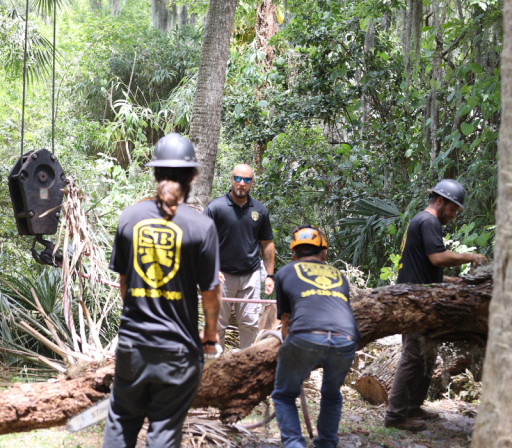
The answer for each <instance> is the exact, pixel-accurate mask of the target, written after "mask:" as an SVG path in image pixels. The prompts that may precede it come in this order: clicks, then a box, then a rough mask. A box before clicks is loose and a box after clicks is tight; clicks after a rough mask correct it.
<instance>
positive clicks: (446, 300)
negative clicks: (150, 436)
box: [0, 280, 492, 434]
mask: <svg viewBox="0 0 512 448" xmlns="http://www.w3.org/2000/svg"><path fill="white" fill-rule="evenodd" d="M491 295H492V282H491V281H490V280H487V281H483V282H481V283H478V284H471V283H467V282H466V283H450V284H437V285H431V286H423V285H393V286H387V287H382V288H378V289H374V290H372V291H371V292H370V293H369V294H366V295H364V296H363V297H362V298H361V299H360V300H358V301H357V302H355V303H353V310H354V315H355V317H356V320H357V322H358V324H359V329H360V330H361V334H362V337H361V341H360V344H359V347H360V348H361V347H364V346H365V345H366V344H368V343H369V342H372V341H375V340H376V339H379V338H383V337H385V336H390V335H394V334H397V333H412V332H425V333H426V334H427V335H429V336H430V337H435V338H437V339H439V340H442V339H443V338H448V337H450V335H453V334H457V333H461V332H464V333H466V334H476V335H477V336H479V337H482V338H485V337H486V335H487V317H488V307H489V301H490V299H491ZM278 346H279V342H278V341H277V340H274V339H269V340H264V341H262V342H261V343H260V344H257V345H254V346H252V347H249V348H248V349H246V350H242V351H240V352H237V353H229V354H226V355H224V356H223V357H221V358H220V359H219V360H216V361H214V362H212V363H211V364H208V365H207V366H206V368H205V369H204V373H203V380H202V384H201V386H200V388H199V391H198V394H197V397H196V400H195V402H194V406H195V407H206V406H213V407H216V408H218V409H219V411H220V416H221V419H222V420H223V421H228V422H233V421H237V420H240V419H242V418H244V417H245V416H247V415H248V414H249V413H250V412H251V410H252V409H253V408H254V406H256V405H257V404H258V403H259V402H261V401H262V400H264V399H265V398H266V397H268V395H269V394H270V392H271V390H272V387H273V384H274V371H275V365H276V363H277V352H278ZM112 373H113V362H111V364H109V365H108V366H105V367H103V368H101V369H99V370H95V367H94V366H93V367H92V368H89V369H85V370H84V372H83V374H82V376H79V377H76V378H75V377H73V378H69V377H67V378H63V379H61V380H59V381H56V382H47V383H37V384H24V385H15V386H13V387H12V388H10V389H8V390H4V391H1V392H0V434H5V433H9V432H20V431H28V430H33V429H36V428H48V427H51V426H57V425H62V424H64V423H65V421H66V420H67V418H69V417H71V416H72V415H74V414H77V413H78V412H80V411H82V410H84V409H85V408H87V407H89V406H90V405H91V404H93V403H94V402H96V401H99V400H100V399H102V398H104V397H105V396H107V395H108V386H109V385H110V383H111V381H112Z"/></svg>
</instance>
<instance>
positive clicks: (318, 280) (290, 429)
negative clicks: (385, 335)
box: [272, 225, 360, 448]
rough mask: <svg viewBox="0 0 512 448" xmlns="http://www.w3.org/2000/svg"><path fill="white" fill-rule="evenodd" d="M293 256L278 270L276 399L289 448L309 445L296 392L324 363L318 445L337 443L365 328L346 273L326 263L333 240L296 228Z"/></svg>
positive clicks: (314, 229) (313, 229) (332, 447)
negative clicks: (353, 306) (348, 380)
mask: <svg viewBox="0 0 512 448" xmlns="http://www.w3.org/2000/svg"><path fill="white" fill-rule="evenodd" d="M290 249H291V250H292V251H293V261H292V262H291V263H289V264H287V265H286V266H284V267H283V268H281V269H280V270H279V271H278V273H277V274H276V295H277V309H278V318H279V319H281V323H282V333H283V338H284V342H283V344H282V346H281V348H280V349H279V357H278V361H277V369H276V379H275V384H274V391H273V392H272V399H273V401H274V409H275V412H276V417H277V421H278V424H279V429H280V431H281V440H282V442H283V445H284V446H285V448H304V447H305V446H306V441H305V439H304V437H303V436H302V434H301V427H300V421H299V416H298V412H297V406H296V404H295V400H296V398H297V397H298V396H299V394H300V392H301V387H302V382H303V381H304V380H305V379H306V378H307V377H308V375H309V374H310V373H311V371H312V370H313V369H315V368H316V367H323V379H322V388H321V394H322V398H321V402H320V414H319V416H318V422H317V429H318V436H317V437H316V438H315V440H314V446H315V447H317V448H336V447H337V445H338V435H337V433H338V426H339V423H340V418H341V406H342V401H343V397H342V395H341V392H340V387H341V386H342V384H343V382H344V381H345V377H346V375H347V373H348V371H349V369H350V366H351V365H352V362H353V360H354V356H355V351H356V348H357V343H358V341H359V337H360V333H359V329H358V327H357V324H356V321H355V319H354V315H353V313H352V309H351V308H350V303H349V285H348V281H347V279H346V278H345V276H344V275H343V274H342V273H341V272H340V271H339V270H338V269H336V268H334V267H332V266H329V265H328V264H326V263H325V259H326V254H327V240H326V238H325V235H324V234H323V232H322V231H321V230H320V229H318V228H317V227H314V226H309V225H307V226H302V227H298V228H297V229H295V231H294V232H293V235H292V242H291V244H290Z"/></svg>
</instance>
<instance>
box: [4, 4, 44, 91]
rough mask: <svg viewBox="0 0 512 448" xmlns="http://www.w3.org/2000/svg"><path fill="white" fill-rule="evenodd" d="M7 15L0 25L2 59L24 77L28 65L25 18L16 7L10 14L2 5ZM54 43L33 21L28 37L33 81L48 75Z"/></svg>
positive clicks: (9, 67) (10, 70) (8, 68)
mask: <svg viewBox="0 0 512 448" xmlns="http://www.w3.org/2000/svg"><path fill="white" fill-rule="evenodd" d="M0 15H1V16H3V17H2V18H3V21H0V22H2V26H1V27H0V38H1V39H2V41H3V43H2V48H1V49H0V58H1V61H2V62H3V64H4V67H5V69H6V71H7V72H9V73H11V74H14V75H16V76H21V74H22V73H23V65H24V47H25V25H26V22H25V19H23V18H22V17H20V15H19V13H18V12H17V11H16V10H13V11H11V12H10V13H8V12H7V11H6V10H5V9H3V8H0ZM52 60H53V44H52V43H51V42H50V41H49V40H48V39H47V38H46V37H44V36H43V35H42V34H41V33H40V32H39V31H38V30H37V29H36V28H35V27H34V26H31V24H30V21H29V27H28V36H27V66H26V67H27V77H28V80H29V81H33V80H34V78H36V79H37V78H40V77H42V76H43V75H45V74H47V73H48V72H49V70H50V67H51V66H52Z"/></svg>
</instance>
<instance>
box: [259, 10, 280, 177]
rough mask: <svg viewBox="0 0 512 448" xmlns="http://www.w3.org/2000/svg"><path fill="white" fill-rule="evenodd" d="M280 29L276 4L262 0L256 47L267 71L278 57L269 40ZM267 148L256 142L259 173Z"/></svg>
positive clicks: (265, 144)
mask: <svg viewBox="0 0 512 448" xmlns="http://www.w3.org/2000/svg"><path fill="white" fill-rule="evenodd" d="M278 31H279V25H278V22H277V7H276V5H274V4H273V3H272V0H262V2H261V4H260V5H259V6H258V10H257V11H256V48H257V50H259V51H263V53H264V54H265V56H264V57H263V61H262V64H260V65H262V69H263V71H265V72H266V71H268V70H270V69H271V68H272V64H273V62H274V58H275V57H276V50H275V48H274V47H273V46H272V45H269V41H270V39H272V38H273V37H274V36H275V35H276V34H277V32H278ZM263 89H264V87H263ZM261 96H262V92H261V91H260V90H256V98H257V99H260V98H261ZM266 149H267V143H266V142H255V143H254V165H255V170H256V173H257V174H261V172H262V164H263V154H264V153H265V150H266Z"/></svg>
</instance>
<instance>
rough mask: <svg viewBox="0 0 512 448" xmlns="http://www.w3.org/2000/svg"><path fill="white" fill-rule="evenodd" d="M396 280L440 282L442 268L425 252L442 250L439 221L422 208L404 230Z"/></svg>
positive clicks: (402, 281) (420, 282) (424, 282)
mask: <svg viewBox="0 0 512 448" xmlns="http://www.w3.org/2000/svg"><path fill="white" fill-rule="evenodd" d="M401 250H402V256H401V258H400V264H399V270H398V279H397V283H418V284H430V283H441V282H442V281H443V268H441V267H438V266H434V265H433V264H432V263H431V262H430V260H429V258H428V255H430V254H434V253H439V252H444V251H445V250H446V247H445V245H444V243H443V233H442V228H441V222H440V221H439V219H437V217H435V216H434V215H432V214H431V213H429V212H426V211H425V210H423V211H421V212H419V213H418V214H417V215H416V216H414V218H412V219H411V222H410V223H409V225H408V226H407V229H406V230H405V234H404V237H403V240H402V247H401Z"/></svg>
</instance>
